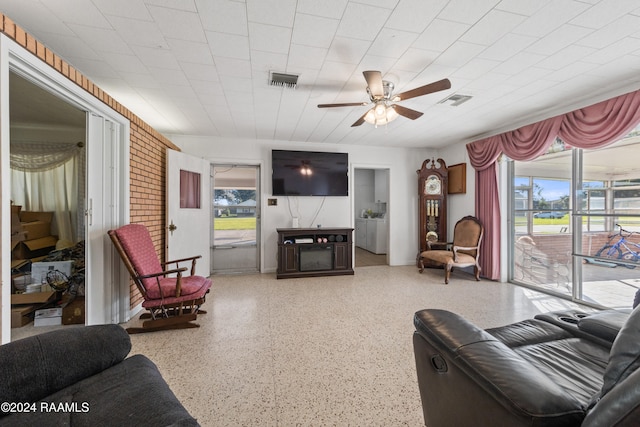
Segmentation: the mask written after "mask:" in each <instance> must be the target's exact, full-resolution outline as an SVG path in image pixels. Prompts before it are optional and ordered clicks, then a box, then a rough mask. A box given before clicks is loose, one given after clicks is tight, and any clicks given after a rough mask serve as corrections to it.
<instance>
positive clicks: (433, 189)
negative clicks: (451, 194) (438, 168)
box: [424, 175, 442, 196]
mask: <svg viewBox="0 0 640 427" xmlns="http://www.w3.org/2000/svg"><path fill="white" fill-rule="evenodd" d="M424 194H427V195H430V196H434V195H440V194H442V181H441V180H440V177H439V176H437V175H429V176H428V177H427V179H426V180H425V182H424Z"/></svg>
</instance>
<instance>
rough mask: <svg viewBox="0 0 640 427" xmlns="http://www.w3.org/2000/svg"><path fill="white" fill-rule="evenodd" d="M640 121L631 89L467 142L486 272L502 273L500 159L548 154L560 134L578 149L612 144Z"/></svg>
mask: <svg viewBox="0 0 640 427" xmlns="http://www.w3.org/2000/svg"><path fill="white" fill-rule="evenodd" d="M638 123H640V91H635V92H631V93H628V94H625V95H621V96H619V97H617V98H613V99H610V100H607V101H603V102H600V103H597V104H594V105H591V106H589V107H586V108H582V109H579V110H576V111H572V112H570V113H567V114H563V115H561V116H557V117H553V118H550V119H547V120H543V121H541V122H537V123H534V124H531V125H527V126H523V127H521V128H519V129H516V130H513V131H510V132H505V133H503V134H500V135H495V136H491V137H489V138H485V139H482V140H479V141H475V142H472V143H469V144H467V152H468V153H469V160H470V163H471V165H472V166H473V167H474V169H475V170H476V202H475V210H476V216H477V217H478V219H480V221H482V222H483V224H484V227H485V238H484V240H483V244H482V251H481V255H480V266H481V267H482V274H483V276H484V277H487V278H489V279H492V280H498V279H499V278H500V239H501V236H500V200H499V197H498V196H499V194H498V181H497V163H496V161H497V160H498V157H500V154H502V153H504V154H506V155H507V156H509V157H510V158H511V159H514V160H532V159H535V158H536V157H538V156H540V155H542V154H544V153H545V152H546V151H547V149H548V148H549V146H550V145H551V144H552V143H553V141H554V140H555V139H556V137H560V139H562V140H563V141H564V142H565V143H567V144H569V145H571V146H574V147H577V148H596V147H603V146H605V145H608V144H611V143H613V142H615V141H617V140H619V139H620V138H622V137H623V136H625V135H626V134H628V133H629V132H630V131H631V130H632V129H633V128H634V127H635V126H637V125H638Z"/></svg>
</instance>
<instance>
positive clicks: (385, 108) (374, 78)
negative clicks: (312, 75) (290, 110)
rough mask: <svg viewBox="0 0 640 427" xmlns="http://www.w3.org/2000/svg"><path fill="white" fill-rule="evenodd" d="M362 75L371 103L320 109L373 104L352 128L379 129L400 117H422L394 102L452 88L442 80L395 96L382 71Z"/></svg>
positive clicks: (354, 103)
mask: <svg viewBox="0 0 640 427" xmlns="http://www.w3.org/2000/svg"><path fill="white" fill-rule="evenodd" d="M362 74H364V78H365V80H366V81H367V93H368V94H369V99H370V102H346V103H341V104H318V108H332V107H354V106H358V105H368V104H370V103H373V104H374V105H373V107H372V108H371V109H370V110H369V111H367V112H366V113H364V114H363V115H362V117H360V118H359V119H358V120H356V122H355V123H354V124H352V125H351V127H354V126H360V125H361V124H362V123H364V122H365V121H366V122H367V123H371V124H373V125H375V126H376V127H377V126H378V125H384V124H387V123H389V122H391V121H392V120H395V119H396V118H398V116H399V115H400V116H404V117H406V118H408V119H411V120H415V119H417V118H418V117H420V116H422V113H421V112H420V111H416V110H412V109H411V108H407V107H403V106H401V105H397V104H393V103H394V102H398V101H404V100H406V99H411V98H415V97H417V96H422V95H427V94H430V93H433V92H438V91H441V90H445V89H449V88H450V87H451V82H450V81H449V79H442V80H438V81H437V82H433V83H429V84H428V85H424V86H420V87H417V88H415V89H411V90H408V91H406V92H402V93H398V94H395V95H394V94H393V83H391V82H389V81H386V80H382V73H380V71H363V72H362Z"/></svg>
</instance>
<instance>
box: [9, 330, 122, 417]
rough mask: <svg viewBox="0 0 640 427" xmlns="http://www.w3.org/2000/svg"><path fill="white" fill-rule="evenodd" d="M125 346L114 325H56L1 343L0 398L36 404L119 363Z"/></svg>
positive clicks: (119, 331)
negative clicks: (72, 326) (71, 326)
mask: <svg viewBox="0 0 640 427" xmlns="http://www.w3.org/2000/svg"><path fill="white" fill-rule="evenodd" d="M130 350H131V340H130V339H129V335H128V334H127V332H126V331H125V330H124V329H123V328H122V327H121V326H119V325H95V326H86V327H82V328H67V329H60V330H55V331H52V332H47V333H44V334H40V335H35V336H32V337H28V338H24V339H21V340H18V341H14V342H11V343H8V344H5V345H2V346H0V402H23V403H26V402H36V401H38V400H40V399H42V398H44V397H46V396H48V395H50V394H52V393H54V392H56V391H59V390H62V389H63V388H65V387H68V386H69V385H71V384H74V383H76V382H78V381H80V380H82V379H84V378H87V377H90V376H92V375H95V374H97V373H99V372H101V371H104V370H105V369H107V368H110V367H111V366H113V365H115V364H117V363H120V362H121V361H122V360H124V358H125V357H126V356H127V354H129V351H130ZM2 415H6V413H4V414H2V413H0V416H2Z"/></svg>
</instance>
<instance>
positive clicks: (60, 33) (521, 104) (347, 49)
mask: <svg viewBox="0 0 640 427" xmlns="http://www.w3.org/2000/svg"><path fill="white" fill-rule="evenodd" d="M0 10H1V11H2V12H3V13H5V14H6V15H7V16H9V17H10V18H11V19H13V20H14V21H16V22H17V23H18V24H19V25H20V26H22V27H23V28H24V29H25V30H27V31H28V32H29V33H31V34H33V35H34V36H35V37H36V38H37V39H38V40H40V41H41V42H42V43H44V44H45V45H47V46H48V47H49V48H51V49H52V50H53V51H55V52H56V53H57V54H58V55H60V56H61V57H62V58H64V59H65V60H67V61H68V62H69V63H71V64H72V65H73V66H74V67H76V68H77V69H78V70H80V71H81V72H82V73H83V74H85V75H86V76H88V77H89V78H90V79H91V80H92V81H93V82H95V83H96V84H98V85H99V86H100V87H101V88H102V89H104V90H105V91H107V92H108V93H109V94H110V95H112V96H113V97H114V98H115V99H117V100H118V101H120V102H121V103H122V104H124V105H125V106H127V107H128V108H129V109H130V110H132V111H133V112H134V113H136V114H137V115H138V116H140V117H141V118H142V119H144V120H145V121H147V122H148V123H149V124H151V125H152V126H153V127H154V128H156V129H157V130H159V131H160V132H162V133H165V134H184V135H203V136H219V137H223V138H251V139H253V138H255V139H259V140H278V141H297V142H320V143H322V142H326V143H342V144H366V145H381V146H398V147H433V148H438V147H444V146H446V145H449V144H451V143H456V142H461V141H471V140H474V139H478V138H480V137H482V136H488V135H492V134H495V133H499V132H501V131H505V130H508V129H513V128H516V127H518V126H521V125H524V124H527V123H531V122H534V121H537V120H541V119H543V118H546V117H550V116H553V115H556V114H560V113H563V112H567V111H571V110H573V109H576V108H579V107H581V106H585V105H589V104H591V103H594V102H597V101H599V100H603V99H606V98H609V97H612V96H616V95H619V94H622V93H625V92H629V91H632V90H637V89H640V3H638V1H637V0H580V1H578V0H502V1H500V0H451V1H445V0H357V1H356V0H322V1H319V0H42V1H39V0H20V1H18V0H0ZM370 69H373V70H380V71H381V72H382V74H383V76H384V78H385V79H386V80H389V81H392V82H393V83H394V84H395V86H396V93H397V92H401V91H405V90H408V89H412V88H414V87H417V86H422V85H425V84H427V83H431V82H433V81H436V80H440V79H442V78H449V79H450V80H451V82H452V87H451V89H450V90H447V91H443V92H438V93H435V94H430V95H426V96H422V97H418V98H414V99H411V100H406V101H403V102H402V103H401V104H402V105H403V106H405V107H409V108H412V109H415V110H419V111H422V112H424V115H423V116H422V117H421V118H419V119H417V120H415V121H411V120H409V119H406V118H404V117H400V118H398V119H397V120H396V121H394V122H393V123H391V124H390V125H388V127H387V128H385V127H380V128H378V129H375V128H374V127H373V126H371V125H369V124H367V123H365V124H363V125H362V126H359V127H354V128H352V127H351V124H352V123H353V122H355V121H356V120H357V119H358V118H359V117H360V116H361V115H362V114H363V113H364V112H365V111H366V110H367V107H346V108H332V109H318V108H317V104H319V103H334V102H358V101H368V97H367V95H366V91H365V87H366V83H365V80H364V78H363V76H362V71H364V70H370ZM269 71H276V72H287V73H295V74H299V76H300V77H299V80H298V88H297V89H296V90H292V89H285V88H279V87H278V88H276V87H272V86H269V85H268V77H269ZM454 93H457V94H464V95H471V96H473V98H472V99H471V100H470V101H468V102H466V103H464V104H462V105H460V106H457V107H453V106H450V105H446V104H438V101H440V100H442V99H444V98H445V97H446V96H448V95H451V94H454Z"/></svg>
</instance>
